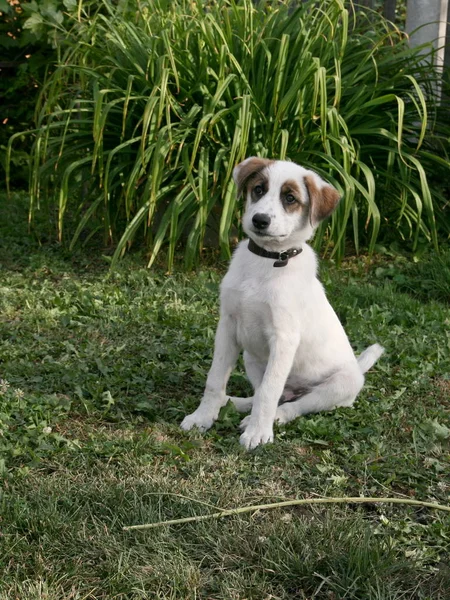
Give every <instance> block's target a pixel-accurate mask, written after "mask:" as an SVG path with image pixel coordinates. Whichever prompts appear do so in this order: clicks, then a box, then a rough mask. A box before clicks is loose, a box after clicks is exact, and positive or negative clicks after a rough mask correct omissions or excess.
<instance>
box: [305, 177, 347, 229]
mask: <svg viewBox="0 0 450 600" xmlns="http://www.w3.org/2000/svg"><path fill="white" fill-rule="evenodd" d="M305 184H306V187H307V189H308V194H309V199H310V209H309V210H310V213H309V219H310V221H311V225H313V226H315V225H317V224H318V223H320V221H323V220H324V219H326V218H327V217H328V216H329V215H331V213H332V212H333V210H334V209H335V208H336V206H337V204H338V202H339V200H340V199H341V196H340V194H339V192H338V191H337V190H336V189H335V188H334V187H333V186H332V185H330V184H328V183H327V184H325V185H324V186H323V187H322V188H319V187H318V186H317V184H316V182H315V179H314V177H313V176H312V175H306V177H305Z"/></svg>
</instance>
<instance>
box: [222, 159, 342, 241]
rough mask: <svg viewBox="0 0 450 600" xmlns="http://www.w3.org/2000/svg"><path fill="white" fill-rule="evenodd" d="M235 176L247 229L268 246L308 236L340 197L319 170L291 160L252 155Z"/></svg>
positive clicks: (248, 233)
mask: <svg viewBox="0 0 450 600" xmlns="http://www.w3.org/2000/svg"><path fill="white" fill-rule="evenodd" d="M233 177H234V181H235V182H236V186H237V190H238V195H243V196H244V198H245V199H246V208H245V213H244V217H243V220H242V224H243V228H244V231H245V233H246V234H247V235H248V236H249V237H251V238H252V239H253V240H254V241H255V242H256V243H257V244H259V245H260V246H263V247H266V248H268V249H276V250H278V249H279V248H283V249H285V248H286V247H292V246H296V245H299V244H301V243H302V242H304V241H306V240H308V239H309V238H310V237H311V236H312V234H313V232H314V229H315V228H316V227H317V225H318V224H319V223H320V221H322V220H323V219H325V218H326V217H328V216H329V215H330V214H331V213H332V212H333V210H334V209H335V208H336V206H337V204H338V202H339V199H340V194H339V192H338V191H337V190H336V189H335V188H334V187H333V186H331V185H330V184H328V183H326V182H325V181H324V180H323V179H321V178H320V177H319V175H317V173H314V171H309V170H308V169H304V168H303V167H300V166H299V165H297V164H295V163H292V162H287V161H282V160H269V159H267V158H256V157H250V158H247V159H245V160H244V161H243V162H241V163H240V164H239V165H237V167H235V168H234V171H233Z"/></svg>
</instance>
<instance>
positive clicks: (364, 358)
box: [357, 344, 384, 373]
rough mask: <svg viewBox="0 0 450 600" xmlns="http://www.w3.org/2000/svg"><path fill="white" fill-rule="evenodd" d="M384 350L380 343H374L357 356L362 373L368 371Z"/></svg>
mask: <svg viewBox="0 0 450 600" xmlns="http://www.w3.org/2000/svg"><path fill="white" fill-rule="evenodd" d="M383 352H384V348H383V346H380V344H373V346H369V347H368V348H366V350H364V352H362V353H361V354H360V355H359V356H358V358H357V360H358V365H359V368H360V369H361V373H365V372H366V371H368V370H369V369H370V367H371V366H372V365H374V364H375V363H376V362H377V360H378V359H379V358H380V356H381V355H382V354H383Z"/></svg>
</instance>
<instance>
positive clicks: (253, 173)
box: [234, 156, 274, 200]
mask: <svg viewBox="0 0 450 600" xmlns="http://www.w3.org/2000/svg"><path fill="white" fill-rule="evenodd" d="M273 162H274V161H273V160H269V159H268V158H257V157H256V156H255V157H253V158H250V159H248V160H246V161H244V162H242V163H240V164H239V165H237V167H236V168H235V171H234V179H235V182H236V185H237V195H238V197H239V196H241V194H242V193H243V192H244V190H247V189H248V186H249V184H250V183H252V185H253V187H256V186H257V185H262V184H264V185H265V188H264V189H265V192H267V188H268V185H267V177H264V176H263V175H262V171H264V169H266V168H267V167H268V166H270V165H271V164H272V163H273ZM258 176H260V177H259V178H258ZM260 180H261V184H260V183H259V181H260ZM256 181H258V183H256ZM265 192H264V193H265ZM259 197H261V196H259ZM259 197H257V198H256V199H257V200H258V199H259ZM252 199H253V194H252Z"/></svg>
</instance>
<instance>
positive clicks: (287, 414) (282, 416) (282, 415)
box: [275, 404, 295, 425]
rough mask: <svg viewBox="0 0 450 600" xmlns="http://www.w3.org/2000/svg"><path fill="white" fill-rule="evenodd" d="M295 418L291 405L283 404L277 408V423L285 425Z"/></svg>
mask: <svg viewBox="0 0 450 600" xmlns="http://www.w3.org/2000/svg"><path fill="white" fill-rule="evenodd" d="M294 418H295V415H294V414H292V408H291V406H290V405H289V404H282V405H281V406H279V407H278V408H277V412H276V414H275V422H276V423H279V424H280V425H284V424H285V423H289V421H292V419H294Z"/></svg>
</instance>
